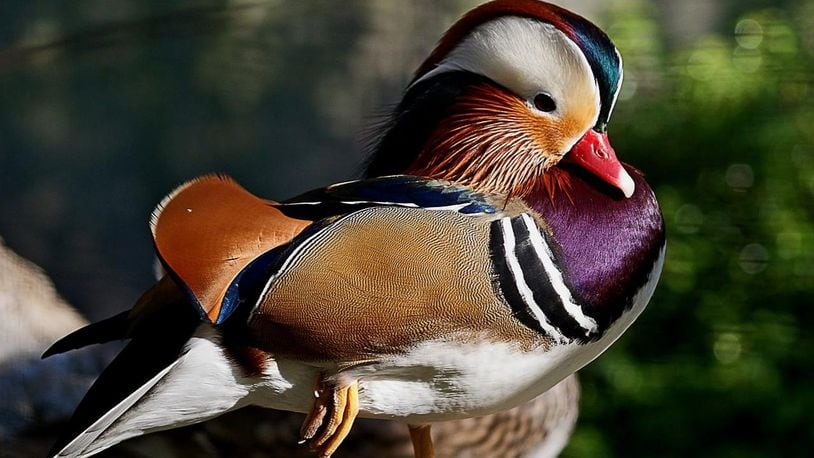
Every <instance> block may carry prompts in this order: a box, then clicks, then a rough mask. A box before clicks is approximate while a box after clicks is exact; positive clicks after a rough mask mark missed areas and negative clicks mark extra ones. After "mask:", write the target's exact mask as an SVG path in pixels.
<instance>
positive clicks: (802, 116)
mask: <svg viewBox="0 0 814 458" xmlns="http://www.w3.org/2000/svg"><path fill="white" fill-rule="evenodd" d="M813 25H814V2H810V1H808V2H793V3H792V4H791V5H790V6H789V7H788V8H786V9H779V8H770V9H755V10H748V11H744V12H741V13H740V14H738V15H737V16H735V17H733V18H732V21H731V22H730V23H727V24H726V27H728V29H729V30H726V29H724V31H723V32H721V33H718V34H714V35H709V36H705V37H699V39H697V40H696V41H694V42H693V43H692V44H691V45H690V46H689V47H688V48H686V49H669V48H668V46H667V45H666V43H665V42H664V40H663V38H659V33H658V30H659V24H658V23H657V22H656V20H655V19H654V17H653V15H652V10H651V9H649V8H648V7H647V5H646V4H644V3H643V2H638V3H634V4H632V5H631V4H627V5H626V6H625V7H624V8H620V9H619V10H616V11H612V12H611V14H610V15H609V21H608V30H609V32H610V34H611V35H612V38H613V39H614V40H615V42H616V43H617V46H618V47H619V48H620V51H621V52H622V55H623V56H624V58H625V64H626V65H625V76H626V83H625V88H624V89H623V90H624V93H623V95H622V97H623V99H624V100H623V101H621V102H620V103H619V108H618V110H617V113H616V114H615V119H614V120H613V122H612V131H611V134H612V136H613V138H612V140H613V141H614V143H615V145H616V149H617V151H619V152H620V155H621V156H622V157H623V158H624V159H625V160H627V161H630V162H631V163H632V164H635V165H636V166H637V167H640V168H641V169H642V170H644V171H645V172H646V173H647V176H648V181H649V182H651V183H652V184H654V186H655V189H656V194H657V195H658V198H659V201H660V203H661V205H662V209H663V212H664V215H665V218H666V222H667V228H668V252H667V260H666V263H665V270H664V274H663V277H662V282H661V285H660V287H659V289H658V290H657V291H656V294H655V297H654V298H653V300H652V302H651V304H650V307H649V309H648V311H647V312H646V313H645V314H644V315H643V316H642V318H640V320H639V321H638V322H637V323H636V324H635V325H634V327H633V328H632V331H631V332H629V333H628V334H626V336H625V337H624V338H623V339H621V340H620V342H618V343H617V344H616V346H614V347H612V349H611V350H610V351H609V352H608V353H606V354H605V355H604V356H602V357H601V358H600V359H599V360H598V361H597V362H596V363H595V364H593V365H592V366H589V368H587V370H584V371H583V372H582V374H583V376H582V381H583V384H584V386H585V390H584V399H583V403H582V417H581V422H580V427H579V428H578V429H577V433H576V435H575V436H574V439H573V441H572V443H571V445H570V446H569V448H568V449H567V453H566V456H569V457H578V456H579V457H583V456H585V457H588V456H675V457H679V456H711V457H734V456H737V457H752V456H754V457H758V456H787V457H790V456H810V453H811V449H812V447H813V446H814V428H812V426H811V418H812V417H811V412H812V411H814V390H812V384H811V375H810V374H811V373H812V371H813V370H814V359H812V356H811V353H810V351H811V350H812V349H814V337H813V336H812V333H810V332H808V331H806V329H807V328H808V327H809V326H810V325H811V324H812V323H814V311H813V310H814V309H812V305H814V304H812V297H814V250H812V248H814V205H812V204H814V199H812V197H814V40H812V33H811V30H813V29H814V27H812V26H813Z"/></svg>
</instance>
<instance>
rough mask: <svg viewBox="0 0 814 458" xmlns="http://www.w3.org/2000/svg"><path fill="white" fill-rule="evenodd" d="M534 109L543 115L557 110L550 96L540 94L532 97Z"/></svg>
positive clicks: (543, 93)
mask: <svg viewBox="0 0 814 458" xmlns="http://www.w3.org/2000/svg"><path fill="white" fill-rule="evenodd" d="M534 108H536V109H538V110H540V111H542V112H544V113H551V112H552V111H554V110H556V109H557V103H556V102H554V99H552V98H551V96H550V95H548V94H546V93H545V92H541V93H539V94H537V95H535V96H534Z"/></svg>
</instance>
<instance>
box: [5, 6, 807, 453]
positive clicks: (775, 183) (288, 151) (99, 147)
mask: <svg viewBox="0 0 814 458" xmlns="http://www.w3.org/2000/svg"><path fill="white" fill-rule="evenodd" d="M102 3H104V5H107V6H106V7H103V6H102ZM102 3H100V2H93V1H82V2H77V3H76V4H75V7H72V8H67V7H66V6H65V5H64V4H62V3H53V2H51V3H49V2H25V1H12V0H9V1H8V2H4V4H3V5H2V6H0V13H2V14H0V25H3V26H6V27H5V28H2V27H0V40H2V42H0V47H4V48H3V49H5V50H6V51H4V52H2V53H0V88H2V91H0V195H3V196H4V197H3V199H0V234H3V236H4V237H6V238H7V240H8V242H9V243H10V245H11V246H12V247H14V248H16V249H18V250H19V251H21V252H22V253H23V254H24V255H26V256H28V257H31V258H33V259H34V260H35V261H37V262H38V263H39V264H41V265H43V266H45V267H46V269H47V270H48V271H49V272H51V273H52V274H53V275H54V277H55V281H56V283H57V286H58V287H59V289H60V290H61V291H63V292H64V293H65V294H66V295H67V296H68V298H69V299H70V300H71V302H73V303H74V304H77V305H78V306H80V307H82V308H83V309H84V310H85V312H86V313H88V314H89V315H91V316H92V317H96V318H98V317H101V316H105V315H108V314H110V313H111V312H114V311H118V310H121V309H123V308H125V307H127V306H129V305H130V302H131V301H132V300H133V299H134V298H135V297H136V295H137V293H138V291H139V290H141V289H143V288H144V287H145V286H146V285H147V284H148V283H149V281H150V280H149V277H150V271H149V265H150V257H151V253H150V242H149V238H148V233H147V230H146V215H147V214H148V213H149V211H150V209H151V207H152V205H153V204H154V203H155V202H157V201H158V200H159V199H160V197H161V195H162V194H164V193H165V192H167V191H168V190H169V189H171V188H172V186H174V185H175V184H177V183H178V182H181V181H183V180H185V179H188V178H190V177H192V176H195V175H197V174H199V173H204V172H209V171H224V172H227V173H230V174H233V175H234V176H236V177H237V178H238V179H239V180H240V181H241V182H243V183H245V184H246V185H247V186H248V187H249V188H250V189H252V190H254V191H256V192H258V193H260V194H262V195H267V196H270V197H283V196H287V195H292V194H294V193H296V192H299V191H302V190H304V189H307V188H309V187H312V186H317V185H321V184H324V183H326V182H330V181H337V180H341V179H346V178H348V177H349V176H352V175H354V174H355V173H356V172H357V171H358V166H359V164H361V162H362V160H363V158H364V154H363V152H362V150H363V148H362V142H361V141H360V140H359V138H360V136H359V131H360V130H361V129H362V128H363V127H362V126H363V125H365V124H369V123H370V122H371V119H370V117H369V116H370V114H371V113H375V107H377V106H378V107H380V106H383V105H386V104H387V103H392V102H393V101H395V100H397V99H398V97H399V93H400V88H401V87H402V86H403V84H404V83H405V82H406V81H407V80H408V78H409V72H410V71H411V69H413V68H414V67H415V66H416V65H417V64H418V63H419V62H420V60H421V58H422V57H423V56H424V55H425V53H426V52H427V51H428V50H429V49H430V47H431V45H432V43H433V41H434V40H435V39H436V38H437V36H438V35H439V34H440V32H441V31H442V30H443V28H444V27H445V26H446V25H448V24H449V23H451V21H453V20H454V18H455V17H457V16H458V15H459V14H460V13H461V12H462V11H464V10H465V9H467V8H468V7H470V6H471V4H472V3H474V2H469V1H449V2H433V1H429V0H422V1H420V2H417V3H414V4H407V3H406V2H372V3H367V2H361V1H354V2H345V3H343V6H342V8H336V3H334V2H330V1H325V0H322V1H317V2H295V1H288V2H282V3H281V2H268V5H269V6H266V7H262V8H248V9H244V10H242V11H240V12H235V11H233V10H230V9H228V8H226V9H224V10H218V9H215V10H212V11H210V10H207V11H208V12H206V14H203V15H199V16H198V18H197V19H193V20H189V18H186V19H185V18H184V17H180V18H178V17H176V18H175V19H173V20H172V21H163V22H162V21H159V22H158V23H156V22H149V21H148V22H147V25H145V26H140V27H135V28H131V29H127V28H125V29H122V30H118V31H117V32H116V33H115V34H113V35H110V34H108V35H104V36H103V39H101V40H100V38H99V37H98V36H97V37H94V36H92V35H91V36H87V35H83V34H82V31H83V30H94V28H95V27H98V24H106V23H110V22H114V23H115V22H116V21H124V23H132V22H133V18H144V17H150V16H151V15H156V14H157V15H158V16H159V17H160V16H161V15H162V14H164V15H166V14H167V12H168V11H173V9H172V8H169V7H168V6H167V5H165V4H164V3H163V2H157V1H150V2H142V3H131V2H126V1H121V0H118V1H116V2H114V3H115V6H116V7H111V6H110V4H108V3H105V2H102ZM668 3H669V2H663V1H659V2H655V3H651V2H646V1H644V0H618V1H614V2H610V3H609V5H610V6H607V7H606V8H605V9H603V13H602V16H600V19H603V20H601V21H600V22H602V23H603V25H604V27H605V28H606V30H608V32H609V34H610V35H611V37H612V38H613V39H614V40H615V42H616V43H617V45H618V47H619V48H620V50H621V52H622V55H623V57H624V60H625V85H624V88H623V92H622V96H621V99H620V102H619V104H618V107H617V110H616V114H615V115H614V118H613V120H612V122H611V128H610V131H611V137H612V141H613V143H614V145H615V148H616V150H617V152H618V153H619V155H620V157H621V158H622V159H623V160H625V161H627V162H630V163H631V164H634V165H635V166H636V167H638V168H640V169H641V170H643V171H644V172H645V173H646V174H647V177H648V181H649V182H650V183H651V184H652V185H653V186H654V188H655V190H656V193H657V195H658V197H659V201H660V202H661V205H662V208H663V211H664V215H665V218H666V221H667V226H668V255H667V261H666V265H665V271H664V275H663V277H662V282H661V285H660V287H659V289H658V290H657V291H656V295H655V297H654V298H653V301H652V302H651V305H650V307H649V309H648V310H647V311H646V313H645V314H644V315H643V316H642V318H641V319H640V320H639V321H638V322H637V323H636V324H635V325H634V326H633V328H632V329H631V331H630V332H628V333H627V334H626V335H625V337H624V338H622V339H621V340H620V341H619V342H618V343H617V344H616V345H615V346H614V347H612V349H611V350H610V351H609V352H608V353H606V354H605V355H604V356H602V357H601V358H600V359H599V360H598V361H597V362H596V363H594V364H592V365H590V366H589V367H588V368H587V369H586V370H584V371H583V372H582V374H583V375H582V381H583V385H584V390H583V403H582V414H581V419H580V423H579V427H578V429H577V432H576V434H575V436H574V438H573V440H572V442H571V444H570V445H569V447H568V448H567V449H566V452H565V456H567V457H601V456H620V457H622V456H624V457H627V456H644V457H650V456H663V457H671V456H676V457H678V456H681V457H684V456H710V457H735V456H737V457H751V456H755V457H757V456H789V457H791V456H808V455H809V454H810V451H809V450H810V449H812V448H814V428H812V427H811V425H810V420H811V417H812V414H811V412H814V389H812V386H811V381H810V379H811V374H812V373H814V360H813V359H812V357H811V355H810V353H809V351H811V350H812V349H814V342H812V340H814V338H813V337H812V333H810V332H808V331H806V329H807V328H808V326H810V325H811V324H812V323H814V320H812V318H814V317H813V316H812V315H814V312H812V303H811V302H812V297H813V296H814V295H813V294H812V293H814V250H812V247H814V205H812V204H813V203H814V202H812V200H813V199H812V197H813V196H814V77H813V76H812V75H814V1H812V0H789V1H785V2H775V3H776V4H775V5H774V6H772V5H771V4H770V3H771V2H765V1H757V0H755V1H751V2H726V1H720V2H714V3H715V4H719V5H722V8H723V11H724V12H723V13H722V14H721V16H720V18H719V20H718V21H717V24H716V27H715V28H714V30H712V31H711V32H709V33H704V34H702V35H700V36H691V37H681V39H680V40H676V37H675V36H672V37H671V36H668V34H667V33H666V32H665V30H666V29H667V27H666V24H667V23H668V22H669V21H670V18H669V17H667V18H665V16H664V14H661V15H660V14H659V11H661V10H660V7H664V5H665V4H668ZM194 4H195V5H199V6H200V5H203V6H207V7H208V6H209V5H212V2H208V3H207V2H194ZM226 4H227V3H225V2H224V3H219V2H215V5H216V6H217V7H221V6H223V5H226ZM201 18H205V19H206V20H201ZM699 19H700V18H699ZM679 25H680V24H679ZM77 31H78V35H77V34H76V32H77ZM64 36H69V37H74V39H73V41H69V42H68V43H67V44H65V45H62V46H59V47H56V48H48V49H45V50H42V51H41V52H38V53H35V54H33V55H30V56H28V55H26V56H20V55H19V53H13V52H9V51H8V50H13V48H15V46H17V45H21V44H22V45H26V46H33V45H37V44H41V43H47V42H49V40H53V39H54V38H58V37H64ZM366 116H367V117H366Z"/></svg>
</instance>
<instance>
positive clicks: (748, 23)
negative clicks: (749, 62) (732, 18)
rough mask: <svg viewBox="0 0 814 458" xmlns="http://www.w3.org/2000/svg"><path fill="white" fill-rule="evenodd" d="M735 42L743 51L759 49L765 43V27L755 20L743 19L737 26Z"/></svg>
mask: <svg viewBox="0 0 814 458" xmlns="http://www.w3.org/2000/svg"><path fill="white" fill-rule="evenodd" d="M735 41H737V42H738V46H740V47H741V48H743V49H757V47H758V46H760V44H761V43H762V42H763V27H762V26H761V25H760V23H759V22H757V21H756V20H754V19H742V20H740V21H738V23H737V25H735Z"/></svg>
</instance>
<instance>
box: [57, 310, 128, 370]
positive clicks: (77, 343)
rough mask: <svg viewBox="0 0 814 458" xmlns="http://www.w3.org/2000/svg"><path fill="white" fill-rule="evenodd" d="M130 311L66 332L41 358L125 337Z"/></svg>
mask: <svg viewBox="0 0 814 458" xmlns="http://www.w3.org/2000/svg"><path fill="white" fill-rule="evenodd" d="M129 316H130V311H129V310H128V311H126V312H122V313H119V314H118V315H114V316H112V317H110V318H106V319H104V320H102V321H97V322H96V323H91V324H89V325H87V326H85V327H83V328H80V329H77V330H76V331H74V332H72V333H70V334H68V335H67V336H65V337H63V338H61V339H59V340H58V341H56V342H55V343H54V344H53V345H51V346H50V347H49V348H48V350H45V353H43V354H42V357H43V359H44V358H47V357H49V356H53V355H57V354H60V353H65V352H66V351H70V350H76V349H77V348H82V347H86V346H88V345H91V344H97V343H105V342H110V341H112V340H120V339H124V338H126V337H127V333H128V329H130V318H129Z"/></svg>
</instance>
